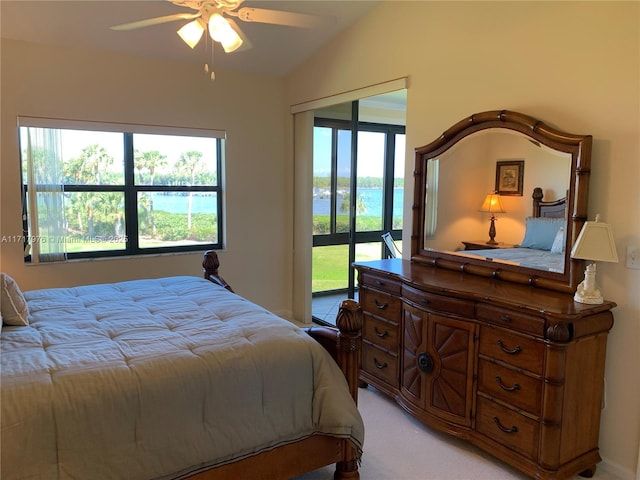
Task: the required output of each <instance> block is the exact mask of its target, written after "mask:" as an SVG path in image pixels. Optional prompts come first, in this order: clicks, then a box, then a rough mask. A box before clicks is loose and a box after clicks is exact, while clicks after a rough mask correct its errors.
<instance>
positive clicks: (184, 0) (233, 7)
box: [111, 0, 335, 80]
mask: <svg viewBox="0 0 640 480" xmlns="http://www.w3.org/2000/svg"><path fill="white" fill-rule="evenodd" d="M168 1H170V2H171V3H173V4H174V5H177V6H179V7H186V8H190V9H191V10H195V13H175V14H172V15H165V16H163V17H155V18H148V19H145V20H138V21H136V22H131V23H125V24H122V25H116V26H114V27H111V29H112V30H134V29H136V28H142V27H148V26H151V25H159V24H162V23H167V22H173V21H177V20H190V22H189V23H187V24H185V25H183V26H182V27H180V29H179V30H178V32H177V33H178V35H179V36H180V38H181V39H182V40H183V41H184V42H185V43H186V44H187V45H189V47H191V48H195V46H196V45H197V44H198V43H199V42H200V40H201V39H202V35H203V34H204V31H205V30H207V27H208V30H209V35H210V36H211V38H212V39H213V40H214V41H216V42H218V43H220V45H222V48H223V49H224V51H225V52H226V53H231V52H234V51H236V50H238V49H239V48H240V47H241V46H242V45H243V44H245V48H247V47H248V46H249V45H250V43H249V42H248V41H247V40H246V37H245V36H244V34H243V33H242V30H240V28H239V27H238V26H237V25H236V23H235V22H234V21H233V19H231V18H226V17H227V16H232V17H237V18H238V19H239V20H242V21H245V22H259V23H270V24H275V25H286V26H290V27H299V28H314V27H319V26H322V25H323V24H326V22H328V21H333V20H335V18H333V17H321V16H317V15H309V14H306V13H296V12H285V11H279V10H267V9H264V8H251V7H243V8H240V9H238V7H239V6H240V4H241V3H242V2H243V0H210V1H202V0H168ZM211 79H212V80H213V72H211Z"/></svg>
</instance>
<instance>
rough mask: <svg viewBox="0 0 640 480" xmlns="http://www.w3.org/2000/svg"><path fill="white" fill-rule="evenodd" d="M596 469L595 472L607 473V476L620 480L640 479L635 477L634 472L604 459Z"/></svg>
mask: <svg viewBox="0 0 640 480" xmlns="http://www.w3.org/2000/svg"><path fill="white" fill-rule="evenodd" d="M596 468H597V470H602V471H603V472H607V473H608V474H609V475H611V476H613V477H614V478H619V479H620V480H638V479H640V477H636V472H634V471H633V470H630V469H628V468H625V467H623V466H621V465H619V464H617V463H615V462H611V461H609V460H607V459H606V458H603V459H602V462H600V463H599V464H598V466H597V467H596ZM596 476H597V474H596Z"/></svg>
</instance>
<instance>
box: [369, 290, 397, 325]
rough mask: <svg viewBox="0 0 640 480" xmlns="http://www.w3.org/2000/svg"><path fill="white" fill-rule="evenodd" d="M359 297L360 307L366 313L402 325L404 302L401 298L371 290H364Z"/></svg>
mask: <svg viewBox="0 0 640 480" xmlns="http://www.w3.org/2000/svg"><path fill="white" fill-rule="evenodd" d="M359 297H360V305H361V306H362V309H363V310H364V311H365V312H367V313H370V314H372V315H377V316H379V317H382V318H384V319H386V320H389V321H390V322H393V323H396V324H399V323H400V310H401V308H402V301H401V300H400V299H399V298H397V297H392V296H391V295H389V294H387V293H382V292H378V291H377V290H372V289H370V288H363V289H362V290H361V291H360V295H359Z"/></svg>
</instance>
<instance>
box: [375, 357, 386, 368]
mask: <svg viewBox="0 0 640 480" xmlns="http://www.w3.org/2000/svg"><path fill="white" fill-rule="evenodd" d="M373 364H374V365H375V366H376V368H377V369H378V370H382V369H383V368H387V367H388V366H389V365H387V362H384V363H380V362H379V361H378V359H377V358H375V357H373Z"/></svg>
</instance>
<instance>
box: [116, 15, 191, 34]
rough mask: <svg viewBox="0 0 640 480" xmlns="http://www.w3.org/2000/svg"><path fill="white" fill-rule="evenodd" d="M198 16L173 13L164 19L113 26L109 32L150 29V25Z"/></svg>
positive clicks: (150, 19) (158, 18) (156, 18)
mask: <svg viewBox="0 0 640 480" xmlns="http://www.w3.org/2000/svg"><path fill="white" fill-rule="evenodd" d="M199 16H200V13H199V12H198V13H174V14H172V15H165V16H164V17H155V18H147V19H146V20H139V21H137V22H131V23H123V24H122V25H115V26H113V27H111V30H135V29H136V28H142V27H150V26H152V25H160V24H161V23H168V22H174V21H176V20H191V19H194V18H197V17H199Z"/></svg>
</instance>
